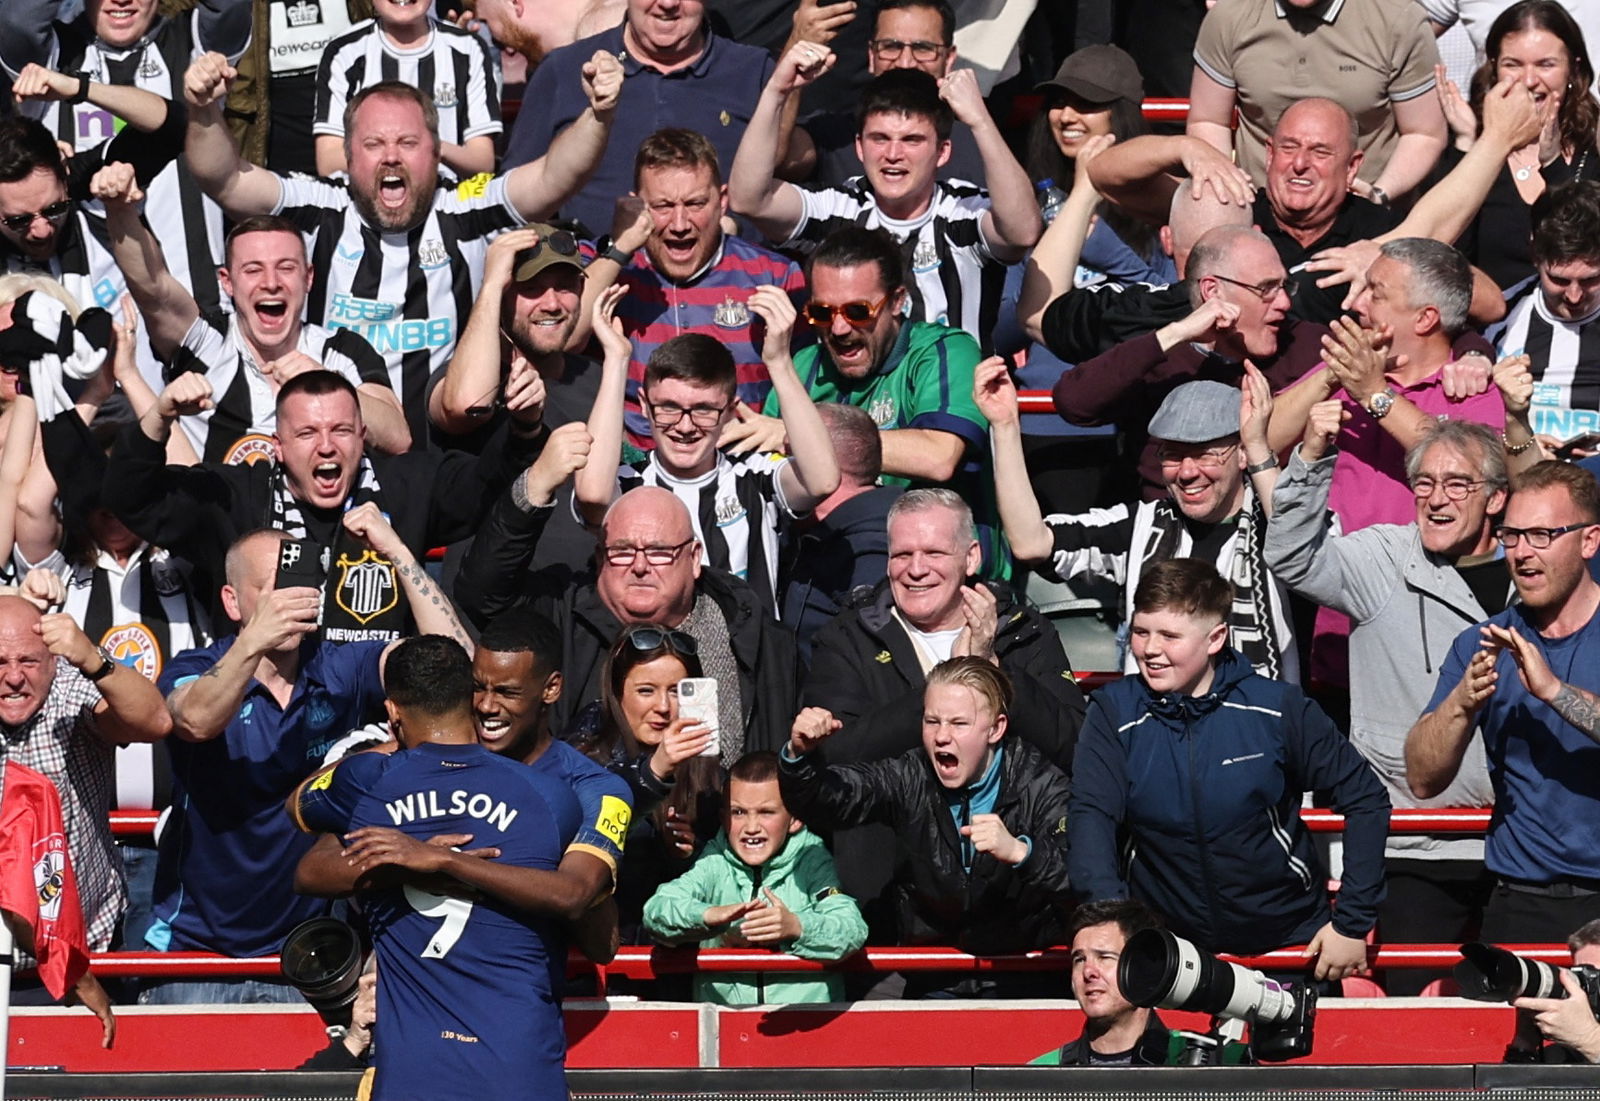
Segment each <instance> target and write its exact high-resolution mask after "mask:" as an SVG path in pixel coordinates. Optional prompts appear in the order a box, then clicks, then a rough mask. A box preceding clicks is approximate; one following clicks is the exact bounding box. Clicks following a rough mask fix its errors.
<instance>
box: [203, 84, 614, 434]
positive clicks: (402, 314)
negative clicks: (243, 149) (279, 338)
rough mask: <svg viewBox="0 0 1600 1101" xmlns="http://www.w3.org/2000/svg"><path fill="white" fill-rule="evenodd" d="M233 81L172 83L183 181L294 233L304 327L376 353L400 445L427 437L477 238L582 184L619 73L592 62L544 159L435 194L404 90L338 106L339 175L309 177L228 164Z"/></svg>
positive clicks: (241, 213)
mask: <svg viewBox="0 0 1600 1101" xmlns="http://www.w3.org/2000/svg"><path fill="white" fill-rule="evenodd" d="M235 76H236V73H235V70H234V68H233V66H232V65H229V64H228V63H227V61H226V60H225V59H224V58H223V57H221V56H220V55H218V54H207V55H205V56H204V57H201V58H200V59H199V60H198V61H196V62H195V63H194V64H193V65H192V66H190V68H189V71H188V73H187V74H186V76H185V80H184V96H185V99H186V100H187V101H188V103H189V108H190V116H189V138H188V150H187V153H188V160H189V162H190V164H191V166H192V168H193V171H194V173H195V177H196V178H197V179H198V180H200V182H201V186H202V187H204V188H205V189H206V191H207V193H208V194H210V195H211V196H212V197H214V198H215V199H216V200H217V201H218V202H219V203H221V204H222V206H223V208H224V209H225V210H226V211H227V212H228V214H229V215H230V216H232V217H234V218H236V219H242V218H247V217H250V216H252V215H259V214H280V215H282V216H284V217H286V218H288V219H289V220H290V221H291V222H293V223H294V225H295V226H296V228H298V229H299V230H300V232H301V233H302V234H304V235H305V237H306V242H307V247H308V248H309V250H310V255H311V266H312V268H313V269H314V270H315V271H317V272H318V273H319V274H320V275H322V278H321V279H319V280H318V282H316V283H314V284H313V285H312V287H311V289H310V292H309V295H308V297H307V300H306V320H308V321H311V322H314V323H317V324H324V325H327V326H328V327H329V328H333V329H353V330H355V332H356V333H358V334H359V335H361V336H364V337H366V339H367V340H368V342H369V343H371V344H372V346H373V347H374V348H376V349H377V351H378V352H379V354H381V355H382V356H383V357H384V361H385V363H386V364H387V366H388V369H389V380H390V385H391V387H392V388H393V390H394V391H395V392H396V393H397V394H399V395H400V401H401V404H402V406H403V407H404V409H405V412H406V421H407V424H408V426H409V428H410V430H411V438H412V439H413V440H414V441H420V440H423V439H425V438H427V432H426V429H427V401H426V386H427V381H428V378H429V376H430V375H431V374H432V373H433V371H435V370H437V369H438V368H440V367H443V366H444V365H445V364H446V363H447V362H448V361H449V358H450V353H451V351H452V349H454V347H455V344H456V340H457V337H458V335H459V329H460V326H461V324H462V322H463V319H465V318H466V317H467V316H468V314H469V313H470V311H471V308H472V303H473V300H474V299H475V298H476V297H477V295H478V290H479V286H480V283H481V281H482V274H483V269H484V257H485V253H486V252H487V250H488V247H489V243H490V241H492V240H493V239H494V238H495V237H497V236H498V235H499V234H501V233H502V232H504V231H506V230H508V229H512V228H514V227H516V226H519V225H522V224H524V223H526V222H529V221H534V220H538V219H542V218H546V217H548V216H549V215H550V214H552V213H553V212H554V211H555V209H556V207H557V206H559V205H560V204H561V203H562V202H563V201H564V200H566V199H567V198H568V197H569V196H570V195H571V194H572V193H573V192H574V191H576V190H577V188H578V186H579V184H580V183H581V182H582V181H583V180H584V179H585V178H586V177H587V176H588V173H589V171H590V170H591V169H592V168H593V167H594V165H595V164H596V163H597V162H598V160H599V158H600V156H601V154H602V153H603V152H604V150H605V145H606V139H607V137H608V136H609V134H610V131H611V120H612V115H613V111H614V108H615V107H616V102H617V96H618V94H619V91H620V88H621V85H622V69H621V66H620V65H619V64H618V62H617V60H616V58H615V57H612V56H609V55H606V54H601V53H596V54H595V55H594V57H593V58H592V59H591V60H590V61H589V63H588V64H587V65H585V66H584V67H583V71H582V81H583V87H584V92H585V95H586V96H587V97H588V100H589V107H588V109H587V110H585V111H584V113H583V114H582V115H581V116H580V117H579V118H578V120H577V121H576V122H574V123H573V124H572V126H570V127H568V128H567V129H566V130H565V131H564V132H563V133H562V134H561V136H560V137H559V138H558V139H557V140H556V142H555V144H554V145H552V146H551V149H550V152H549V155H547V156H545V157H542V158H540V159H539V160H536V161H533V162H531V163H528V164H524V165H519V166H518V167H516V168H514V169H512V170H511V171H509V172H506V173H505V174H504V175H501V176H499V177H496V178H495V179H493V180H488V181H485V180H484V178H483V177H474V178H473V179H470V180H467V181H466V182H464V183H462V184H461V185H459V186H458V187H456V188H453V189H448V190H447V189H445V188H443V187H441V186H440V184H439V163H440V143H439V116H438V109H437V108H436V107H435V105H434V103H433V100H432V99H431V98H430V97H428V96H427V95H425V94H423V93H422V92H419V91H418V90H417V89H416V88H414V87H412V86H410V85H408V84H403V83H400V82H398V81H384V82H382V83H378V84H373V85H371V86H370V87H367V88H364V89H362V90H361V91H360V92H359V93H357V94H356V95H355V96H353V97H351V99H350V102H349V104H348V105H347V106H346V107H345V125H344V135H345V139H344V140H345V160H346V163H347V164H348V166H349V179H348V181H330V180H313V179H309V178H306V177H301V176H280V175H278V174H277V173H274V172H269V171H267V170H265V169H262V168H259V167H257V166H255V165H252V164H249V163H247V162H245V161H244V160H242V159H241V158H240V156H239V150H238V147H237V146H236V145H235V144H234V142H233V139H232V138H231V137H230V136H229V133H228V130H227V127H226V126H225V125H224V122H223V117H222V104H223V101H224V99H225V98H226V95H227V91H228V87H229V84H230V83H231V82H232V81H233V79H234V77H235Z"/></svg>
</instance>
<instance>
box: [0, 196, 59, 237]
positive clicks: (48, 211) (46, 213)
mask: <svg viewBox="0 0 1600 1101" xmlns="http://www.w3.org/2000/svg"><path fill="white" fill-rule="evenodd" d="M71 209H72V203H71V201H69V200H67V199H62V200H61V201H60V202H59V203H51V204H50V205H49V206H47V207H45V208H44V209H43V210H36V211H34V212H33V213H32V214H7V215H6V216H5V217H4V218H0V222H3V223H5V227H6V228H7V229H9V230H14V231H16V232H17V233H21V232H22V231H23V230H25V229H27V228H28V227H29V226H31V225H33V220H34V219H35V218H43V219H44V220H45V221H47V222H53V221H55V220H56V219H57V218H64V217H66V214H67V212H68V211H69V210H71Z"/></svg>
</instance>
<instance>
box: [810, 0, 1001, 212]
mask: <svg viewBox="0 0 1600 1101" xmlns="http://www.w3.org/2000/svg"><path fill="white" fill-rule="evenodd" d="M955 41H956V14H955V11H954V9H952V8H951V7H950V5H949V4H948V3H947V2H946V0H884V3H882V4H880V5H879V6H878V14H877V20H876V22H875V23H874V25H873V29H872V37H871V38H870V39H869V40H868V41H867V71H868V72H869V73H871V74H872V75H873V76H878V75H880V74H882V73H887V72H889V71H890V70H891V69H921V70H922V71H923V72H925V73H927V74H928V75H929V76H931V77H933V78H934V79H935V80H942V79H943V78H945V77H947V76H949V75H950V73H951V72H952V71H953V70H954V69H955V64H956V45H955ZM857 129H858V127H857V126H856V118H855V114H854V112H851V111H829V112H826V113H824V114H814V115H811V116H810V117H808V118H805V119H802V120H801V121H800V125H799V126H798V127H797V128H796V129H795V140H794V141H793V142H791V143H790V145H789V155H790V156H791V157H795V158H797V162H796V163H797V164H798V165H799V166H800V167H801V168H804V169H807V171H806V172H805V173H803V174H804V175H805V176H806V179H807V180H808V182H810V183H814V184H820V185H822V186H824V187H839V186H841V185H842V184H844V183H845V182H846V181H847V180H849V179H850V177H852V176H859V175H861V156H860V154H858V153H857V152H856V131H857ZM939 178H940V179H942V180H966V181H968V182H969V183H975V184H978V185H979V186H982V185H983V182H984V175H983V155H982V154H981V153H980V152H979V151H978V142H977V139H976V138H974V137H973V136H972V127H970V126H968V125H967V124H966V123H965V122H959V121H958V122H957V123H956V124H955V125H954V126H952V127H951V128H950V159H949V160H947V161H945V163H944V164H943V165H942V166H940V168H939Z"/></svg>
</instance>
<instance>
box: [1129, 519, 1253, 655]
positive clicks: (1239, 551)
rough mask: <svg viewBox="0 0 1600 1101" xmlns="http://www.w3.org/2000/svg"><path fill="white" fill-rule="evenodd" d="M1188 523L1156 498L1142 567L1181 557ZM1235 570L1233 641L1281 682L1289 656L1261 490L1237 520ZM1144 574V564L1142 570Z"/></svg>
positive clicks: (1231, 620)
mask: <svg viewBox="0 0 1600 1101" xmlns="http://www.w3.org/2000/svg"><path fill="white" fill-rule="evenodd" d="M1186 523H1187V521H1186V519H1185V517H1184V515H1183V513H1181V512H1179V511H1178V507H1177V506H1176V505H1175V504H1173V503H1172V500H1171V499H1170V498H1163V499H1162V500H1160V501H1156V502H1155V509H1154V512H1153V514H1152V516H1151V519H1150V541H1149V542H1148V543H1146V544H1145V547H1144V552H1143V554H1142V555H1141V556H1140V563H1141V566H1142V567H1145V566H1149V565H1151V564H1152V563H1155V562H1164V561H1166V560H1167V559H1170V558H1177V557H1179V556H1180V552H1181V551H1182V549H1183V542H1184V536H1185V535H1186V534H1187V531H1186V527H1185V525H1186ZM1234 523H1235V530H1236V532H1237V534H1236V535H1235V536H1234V549H1233V568H1232V570H1231V571H1230V573H1231V576H1230V577H1229V578H1228V580H1229V581H1231V582H1232V583H1233V613H1232V615H1230V616H1229V617H1228V638H1229V643H1230V645H1232V646H1233V648H1234V649H1235V650H1238V651H1239V652H1240V653H1241V654H1243V655H1244V658H1245V660H1246V661H1248V662H1249V663H1250V664H1251V665H1252V666H1254V667H1255V670H1256V672H1258V673H1260V674H1261V675H1262V676H1264V677H1271V678H1272V679H1274V680H1276V679H1278V678H1279V677H1281V676H1282V675H1283V655H1282V654H1281V653H1279V651H1278V636H1277V632H1276V630H1274V628H1273V622H1272V608H1271V606H1270V600H1271V598H1270V597H1269V596H1268V595H1267V589H1268V587H1269V586H1270V585H1271V584H1272V579H1271V575H1270V574H1268V572H1267V564H1266V560H1265V558H1264V557H1263V556H1262V536H1263V534H1264V533H1265V531H1266V515H1265V514H1264V513H1263V512H1262V510H1261V502H1260V501H1258V500H1256V497H1255V494H1253V493H1250V494H1247V495H1246V498H1245V507H1244V508H1243V509H1241V510H1240V512H1239V515H1238V517H1237V518H1236V519H1235V521H1234ZM1142 572H1143V570H1142V568H1141V573H1142Z"/></svg>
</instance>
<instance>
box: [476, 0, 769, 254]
mask: <svg viewBox="0 0 1600 1101" xmlns="http://www.w3.org/2000/svg"><path fill="white" fill-rule="evenodd" d="M658 7H659V8H661V9H663V10H660V11H658V10H657V8H658ZM596 50H604V51H606V52H607V53H609V54H612V55H614V56H615V57H616V58H617V59H618V60H619V61H621V62H622V74H623V82H622V96H621V98H620V99H619V100H618V101H617V109H616V112H615V115H614V118H615V121H614V122H613V124H612V130H611V137H610V139H609V140H608V141H607V143H606V151H605V155H604V156H603V157H602V158H601V160H600V166H599V167H598V168H596V169H595V171H594V174H593V175H591V176H590V177H589V182H588V183H587V184H585V185H584V186H583V188H582V190H580V191H579V192H578V193H577V194H576V195H574V196H573V197H572V198H571V199H569V200H567V201H566V202H565V203H563V204H562V207H561V210H562V213H563V214H565V215H566V216H567V217H569V218H576V219H577V220H578V221H580V222H582V223H583V224H584V226H586V227H587V228H588V230H589V232H590V234H591V235H598V234H600V233H602V232H604V231H605V229H606V227H608V226H609V225H610V224H611V213H612V201H613V200H614V199H615V198H616V196H618V195H625V194H627V192H628V189H629V187H630V186H631V184H632V180H633V154H634V150H636V149H638V148H639V143H640V142H641V141H643V140H644V139H645V138H646V137H647V136H649V135H650V134H653V133H655V132H656V131H657V130H659V129H661V128H662V127H663V126H683V127H686V128H688V129H690V130H698V131H699V132H700V133H702V134H705V135H707V136H708V137H710V139H711V144H712V145H714V146H715V147H716V150H717V157H718V159H719V160H720V161H721V162H722V163H723V164H732V163H733V154H734V152H735V151H736V150H737V149H738V148H739V139H740V138H742V137H743V136H744V129H745V126H746V125H747V124H748V123H749V122H750V116H751V115H752V114H753V113H754V111H755V108H756V101H757V100H758V99H760V97H761V88H762V86H763V85H765V84H766V82H767V78H768V77H769V76H771V75H772V58H771V56H770V55H768V53H767V52H766V51H765V50H761V49H757V48H756V47H754V46H745V45H741V44H740V43H738V42H734V41H732V40H731V39H727V38H722V37H721V36H719V35H717V34H714V33H713V32H712V30H711V28H710V27H709V26H708V25H707V24H706V22H705V5H704V3H703V2H702V0H679V2H678V3H674V4H670V5H668V4H663V3H659V2H658V0H628V11H627V14H626V16H625V17H624V18H623V21H622V23H621V25H620V26H616V27H613V28H611V29H610V30H608V31H604V32H602V33H600V34H597V35H593V36H592V37H589V38H583V39H579V40H578V41H577V42H574V43H572V45H570V46H562V47H561V48H560V49H556V50H551V51H550V53H549V55H548V56H547V57H546V58H545V59H544V60H543V61H541V62H540V63H539V67H538V68H537V69H536V70H534V74H533V78H532V79H531V80H529V81H528V90H527V91H526V92H525V93H524V94H523V97H522V102H524V103H529V104H538V105H539V109H538V110H534V111H523V112H521V113H520V114H518V115H517V121H516V125H514V126H513V127H512V129H511V138H510V141H509V144H508V145H507V147H506V155H505V158H504V162H503V165H502V170H504V171H509V170H510V169H512V168H515V167H516V166H517V165H519V164H525V163H527V162H528V161H532V160H536V159H538V158H539V157H542V156H544V154H545V151H546V150H547V149H549V147H550V143H551V141H552V140H553V139H554V138H555V136H556V135H557V134H559V133H560V132H561V131H562V130H564V129H566V127H567V126H568V125H569V124H570V123H571V122H572V121H573V120H574V119H576V118H577V117H578V116H579V115H581V114H582V113H583V111H584V108H585V107H586V106H587V102H588V101H587V100H586V99H585V98H584V96H583V94H582V81H581V80H580V79H579V70H581V69H582V68H583V66H584V65H585V64H587V63H588V61H589V59H590V57H592V56H593V55H594V53H595V51H596ZM572 91H577V92H578V95H577V97H576V98H574V97H573V96H572V95H569V94H568V93H569V92H572Z"/></svg>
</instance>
